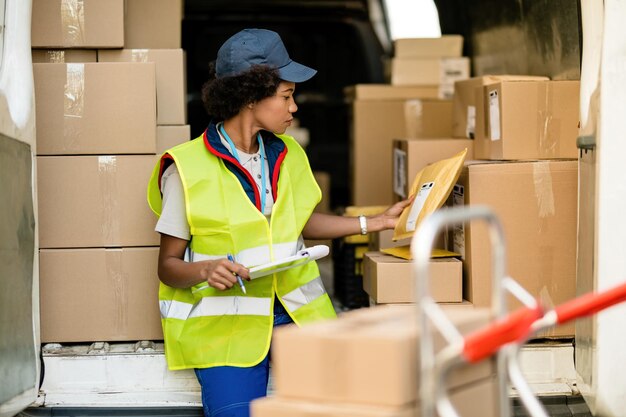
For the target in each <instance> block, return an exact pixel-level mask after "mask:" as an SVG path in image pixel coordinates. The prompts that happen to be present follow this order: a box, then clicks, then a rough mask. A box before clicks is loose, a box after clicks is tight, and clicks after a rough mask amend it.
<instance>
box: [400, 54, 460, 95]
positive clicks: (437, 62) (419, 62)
mask: <svg viewBox="0 0 626 417" xmlns="http://www.w3.org/2000/svg"><path fill="white" fill-rule="evenodd" d="M469 75H470V61H469V58H468V57H460V58H392V59H391V84H393V85H439V86H441V88H442V90H441V91H442V93H443V97H442V98H450V99H451V98H452V96H453V95H454V82H455V81H458V80H464V79H467V78H469Z"/></svg>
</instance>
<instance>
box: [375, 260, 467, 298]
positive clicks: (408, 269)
mask: <svg viewBox="0 0 626 417" xmlns="http://www.w3.org/2000/svg"><path fill="white" fill-rule="evenodd" d="M413 268H414V266H413V262H412V261H407V260H406V259H400V258H396V257H395V256H391V255H387V254H385V253H382V252H368V253H366V254H365V256H364V257H363V289H364V290H365V292H366V293H368V294H369V296H370V297H371V298H372V300H374V302H376V303H377V304H387V303H411V302H415V276H414V273H413ZM429 272H430V291H431V294H432V297H433V299H434V300H435V301H436V302H439V303H460V302H462V301H463V263H462V262H461V261H460V260H458V259H456V258H437V259H431V261H430V269H429Z"/></svg>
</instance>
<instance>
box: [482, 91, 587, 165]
mask: <svg viewBox="0 0 626 417" xmlns="http://www.w3.org/2000/svg"><path fill="white" fill-rule="evenodd" d="M579 91H580V81H501V82H499V83H495V84H491V85H487V86H485V87H483V93H482V98H483V103H482V107H483V111H482V114H481V117H484V120H485V136H481V135H477V136H476V138H475V140H476V146H475V152H474V156H475V157H476V158H477V159H506V160H515V159H555V158H576V157H577V156H578V149H577V148H576V138H577V136H578V125H579V108H578V107H579V106H578V102H579Z"/></svg>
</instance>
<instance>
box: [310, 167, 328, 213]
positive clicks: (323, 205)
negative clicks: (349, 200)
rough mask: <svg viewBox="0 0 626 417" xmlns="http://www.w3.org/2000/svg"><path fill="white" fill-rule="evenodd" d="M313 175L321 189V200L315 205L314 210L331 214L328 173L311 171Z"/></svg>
mask: <svg viewBox="0 0 626 417" xmlns="http://www.w3.org/2000/svg"><path fill="white" fill-rule="evenodd" d="M313 177H314V178H315V181H316V182H317V185H319V187H320V190H322V201H320V202H319V204H318V205H317V206H316V207H315V212H316V213H326V214H332V210H331V209H330V174H329V173H328V172H324V171H313Z"/></svg>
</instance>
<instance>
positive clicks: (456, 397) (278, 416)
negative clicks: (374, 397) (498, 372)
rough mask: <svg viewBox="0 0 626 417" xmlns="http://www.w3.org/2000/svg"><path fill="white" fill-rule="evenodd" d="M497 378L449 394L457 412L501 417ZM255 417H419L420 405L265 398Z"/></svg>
mask: <svg viewBox="0 0 626 417" xmlns="http://www.w3.org/2000/svg"><path fill="white" fill-rule="evenodd" d="M497 381H498V380H497V379H496V378H486V379H483V380H481V381H478V382H476V383H474V384H470V385H468V386H465V387H461V388H458V389H455V390H452V391H451V392H450V393H448V395H449V398H450V401H451V402H452V404H453V406H454V408H455V410H456V411H457V412H458V413H459V414H460V415H462V416H480V417H497V416H498V415H499V410H498V404H499V400H498V385H497ZM250 407H251V409H250V410H251V416H252V417H319V416H325V417H419V416H420V409H419V403H417V404H411V405H405V406H399V407H386V406H381V405H361V404H353V403H328V402H327V401H317V402H313V401H302V400H295V399H291V398H282V397H278V396H275V397H265V398H259V399H257V400H254V401H252V403H251V404H250Z"/></svg>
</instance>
